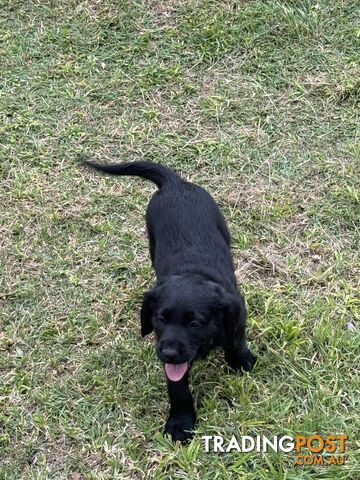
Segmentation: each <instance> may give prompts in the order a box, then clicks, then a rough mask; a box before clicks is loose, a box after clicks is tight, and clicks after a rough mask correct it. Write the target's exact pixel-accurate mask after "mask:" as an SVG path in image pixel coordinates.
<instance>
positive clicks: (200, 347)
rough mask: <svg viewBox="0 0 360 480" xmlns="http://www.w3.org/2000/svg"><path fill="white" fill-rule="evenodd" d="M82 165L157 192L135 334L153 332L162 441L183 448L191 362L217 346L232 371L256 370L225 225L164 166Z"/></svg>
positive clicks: (196, 190)
mask: <svg viewBox="0 0 360 480" xmlns="http://www.w3.org/2000/svg"><path fill="white" fill-rule="evenodd" d="M85 163H86V164H87V165H88V166H90V167H92V168H95V169H96V170H101V171H102V172H105V173H109V174H113V175H135V176H139V177H142V178H146V179H148V180H151V181H152V182H154V183H156V185H157V186H158V187H159V190H158V191H157V192H156V193H155V194H154V196H153V197H152V199H151V200H150V203H149V205H148V208H147V212H146V223H147V229H148V233H149V243H150V255H151V261H152V264H153V267H154V269H155V272H156V276H157V282H156V285H155V286H154V287H153V288H152V289H151V290H150V291H149V292H148V293H146V294H145V296H144V300H143V304H142V308H141V334H142V336H145V335H147V334H149V333H151V332H152V331H153V330H155V334H156V337H157V346H156V353H157V355H158V357H159V358H160V360H161V361H162V362H163V363H164V365H165V374H166V380H167V387H168V392H169V397H170V416H169V418H168V420H167V422H166V425H165V433H169V434H170V435H171V437H172V438H173V440H180V441H181V442H186V441H187V440H189V439H190V438H191V437H192V435H193V432H192V430H193V428H194V424H195V409H194V404H193V399H192V396H191V393H190V390H189V384H188V382H189V378H188V377H189V370H190V367H191V365H192V362H193V361H194V359H195V358H197V357H202V358H204V357H205V356H206V354H207V353H208V352H209V351H210V350H211V349H212V348H214V347H215V346H222V347H223V348H224V351H225V359H226V360H227V362H228V364H229V365H230V367H231V368H233V369H235V370H245V371H250V370H251V368H252V366H253V365H254V363H255V357H254V356H253V355H252V353H251V352H250V350H249V349H248V348H247V346H246V340H245V320H246V311H245V304H244V301H243V299H242V297H241V296H240V294H239V293H238V291H237V288H236V280H235V276H234V266H233V262H232V258H231V253H230V235H229V231H228V229H227V226H226V223H225V220H224V217H223V216H222V214H221V212H220V210H219V208H218V206H217V205H216V203H215V201H214V200H213V198H212V197H211V196H210V195H209V194H208V193H207V192H206V191H205V190H204V189H202V188H201V187H199V186H197V185H194V184H192V183H189V182H186V181H184V180H182V179H181V178H180V177H179V176H178V175H177V174H176V173H175V172H173V171H172V170H170V169H169V168H167V167H164V166H163V165H159V164H155V163H151V162H133V163H123V164H119V165H102V164H98V163H94V162H89V161H86V162H85Z"/></svg>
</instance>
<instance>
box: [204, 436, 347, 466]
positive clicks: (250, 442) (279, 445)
mask: <svg viewBox="0 0 360 480" xmlns="http://www.w3.org/2000/svg"><path fill="white" fill-rule="evenodd" d="M201 438H202V439H203V441H204V449H205V452H219V453H224V452H232V451H237V452H243V453H245V452H253V451H256V452H262V453H267V452H269V451H274V452H283V453H292V454H293V455H294V464H295V465H344V464H345V462H346V460H347V458H348V457H347V455H346V454H345V448H346V442H347V441H348V437H347V435H325V436H320V435H311V436H305V435H297V436H296V437H292V436H289V435H282V436H278V435H275V436H274V437H272V438H268V437H266V436H265V435H257V436H255V437H253V436H250V435H243V436H241V437H240V438H239V439H237V438H236V437H235V435H233V436H232V437H231V439H230V441H226V439H225V438H224V437H222V436H221V435H203V436H202V437H201Z"/></svg>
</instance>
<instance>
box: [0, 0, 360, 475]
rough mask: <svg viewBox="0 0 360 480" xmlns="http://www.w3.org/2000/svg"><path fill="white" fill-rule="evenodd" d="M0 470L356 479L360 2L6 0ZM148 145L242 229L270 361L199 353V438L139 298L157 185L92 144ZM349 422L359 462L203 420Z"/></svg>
mask: <svg viewBox="0 0 360 480" xmlns="http://www.w3.org/2000/svg"><path fill="white" fill-rule="evenodd" d="M0 15H1V24H2V30H1V34H0V35H1V45H0V56H1V70H2V72H1V73H2V76H1V90H0V111H1V112H2V113H1V115H2V123H1V127H0V144H1V164H0V175H1V185H2V186H1V190H0V202H1V205H2V211H1V217H0V229H1V236H0V239H1V240H0V241H1V252H2V254H1V258H0V262H1V269H2V275H1V278H0V282H1V288H0V292H1V293H0V302H1V310H0V315H1V331H0V368H1V378H0V405H1V407H0V458H1V464H0V478H1V479H4V480H13V479H14V480H15V479H16V480H19V479H34V480H35V479H36V480H42V479H72V480H81V479H121V480H126V479H129V480H130V479H131V480H135V479H152V478H153V479H158V480H162V479H164V480H167V479H201V480H206V479H238V478H239V479H240V478H241V479H246V480H258V479H264V480H273V479H279V480H280V479H284V480H285V479H287V480H298V479H326V480H328V479H332V478H333V479H335V478H336V479H356V478H359V475H360V472H359V470H358V464H359V456H358V452H359V443H358V437H357V435H358V433H359V422H358V420H359V379H358V373H359V327H358V325H357V321H358V320H359V316H360V315H359V287H360V285H359V256H358V253H359V218H360V206H359V184H360V181H359V180H360V176H359V172H360V165H359V164H360V161H359V159H360V143H359V131H358V120H359V118H358V100H359V86H360V84H359V80H358V79H359V30H358V29H357V23H356V21H357V16H358V4H357V2H356V1H355V0H345V1H340V0H334V1H332V2H328V1H325V0H319V1H318V2H317V3H315V2H310V1H306V0H303V1H302V0H294V1H287V2H280V1H273V0H271V1H261V0H250V1H247V2H240V1H231V2H229V1H221V2H219V1H211V0H201V1H196V2H195V1H191V0H181V1H177V2H175V1H172V0H166V1H164V2H155V1H153V0H147V1H141V2H140V1H131V2H130V1H122V2H116V1H110V0H92V1H90V0H89V1H81V2H80V1H70V0H64V1H62V2H49V1H45V0H44V1H41V2H39V1H32V2H31V1H30V2H29V1H27V2H25V1H22V0H12V1H11V2H4V3H3V5H2V7H1V13H0ZM80 154H81V155H87V156H89V157H91V158H97V159H101V160H103V161H116V160H131V159H137V158H143V157H145V158H147V159H150V160H153V161H159V162H163V163H165V164H167V165H169V166H171V167H174V168H176V170H177V171H178V172H180V173H181V174H182V175H183V176H184V177H186V178H189V179H191V180H193V181H195V182H198V183H199V184H201V185H203V186H204V187H206V188H207V189H208V190H209V191H210V192H211V193H212V194H213V196H214V197H215V198H216V200H217V202H218V203H219V204H220V206H221V208H222V210H223V212H224V214H225V216H226V218H227V220H228V223H229V227H230V230H231V233H232V238H233V254H234V259H235V265H236V273H237V277H238V281H239V286H240V287H241V289H242V291H243V292H244V294H245V297H246V300H247V305H248V311H249V322H248V323H249V328H248V336H249V342H250V344H251V348H252V349H253V350H254V352H255V353H256V354H257V355H258V358H259V360H258V364H257V366H256V368H255V369H254V371H253V372H252V373H251V374H250V375H246V376H243V377H241V376H236V375H231V374H229V373H227V372H226V371H225V368H224V365H223V361H222V355H221V353H220V352H215V353H213V354H212V355H211V356H210V357H209V358H208V359H207V360H206V361H202V362H199V363H198V364H196V365H195V367H194V369H193V374H192V385H193V391H194V395H195V397H196V401H197V405H198V407H197V408H198V423H197V435H196V438H195V439H194V441H193V442H192V444H191V445H190V446H189V447H187V448H182V447H179V446H176V445H173V444H171V443H170V442H169V441H168V439H164V438H163V437H162V435H161V433H160V432H161V431H162V428H163V424H164V419H165V417H166V415H167V409H168V403H167V398H166V390H165V384H164V378H163V374H162V370H161V366H160V365H159V363H158V361H157V359H156V356H155V354H154V349H153V345H152V339H150V340H148V339H146V340H142V339H141V338H140V336H139V321H138V316H139V305H140V302H141V296H142V294H143V292H144V291H145V290H146V289H147V288H148V287H149V285H151V283H152V282H153V280H154V276H153V273H152V269H151V266H150V261H149V255H148V250H147V240H146V234H145V224H144V212H145V209H146V205H147V203H148V199H149V196H150V195H151V194H152V192H153V191H154V188H153V187H152V186H151V185H150V184H149V183H146V182H142V181H140V180H139V179H128V178H123V179H112V178H104V177H98V176H95V175H92V174H90V173H89V172H85V171H82V170H81V169H79V168H78V167H77V165H76V158H77V157H78V155H80ZM316 432H319V433H320V434H321V435H326V434H338V433H345V434H347V435H348V436H349V437H350V442H349V445H348V451H347V453H348V455H349V460H348V462H347V463H346V465H345V466H337V467H322V468H321V467H313V466H307V467H299V466H297V467H295V466H293V464H292V459H291V456H289V455H288V454H275V453H269V454H267V455H264V454H257V453H251V454H240V453H237V452H232V453H228V454H211V453H205V452H204V449H203V444H202V441H201V435H202V434H214V433H221V434H223V435H225V436H226V437H227V438H230V437H231V435H233V434H234V435H237V436H240V435H242V434H247V435H258V434H259V435H261V434H264V435H267V436H269V437H271V436H272V435H281V434H290V435H296V434H304V435H311V434H314V433H316Z"/></svg>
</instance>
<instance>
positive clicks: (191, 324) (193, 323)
mask: <svg viewBox="0 0 360 480" xmlns="http://www.w3.org/2000/svg"><path fill="white" fill-rule="evenodd" d="M188 326H189V327H190V328H198V327H201V323H200V322H198V321H197V320H191V322H189V323H188Z"/></svg>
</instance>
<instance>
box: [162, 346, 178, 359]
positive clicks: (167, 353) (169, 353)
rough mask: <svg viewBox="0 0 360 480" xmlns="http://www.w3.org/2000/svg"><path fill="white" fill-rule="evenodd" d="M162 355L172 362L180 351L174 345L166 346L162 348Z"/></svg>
mask: <svg viewBox="0 0 360 480" xmlns="http://www.w3.org/2000/svg"><path fill="white" fill-rule="evenodd" d="M161 355H162V356H163V357H164V358H166V359H167V360H169V361H170V362H171V360H175V358H176V357H177V356H178V352H177V350H176V349H175V348H173V347H165V348H163V349H162V350H161Z"/></svg>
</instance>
